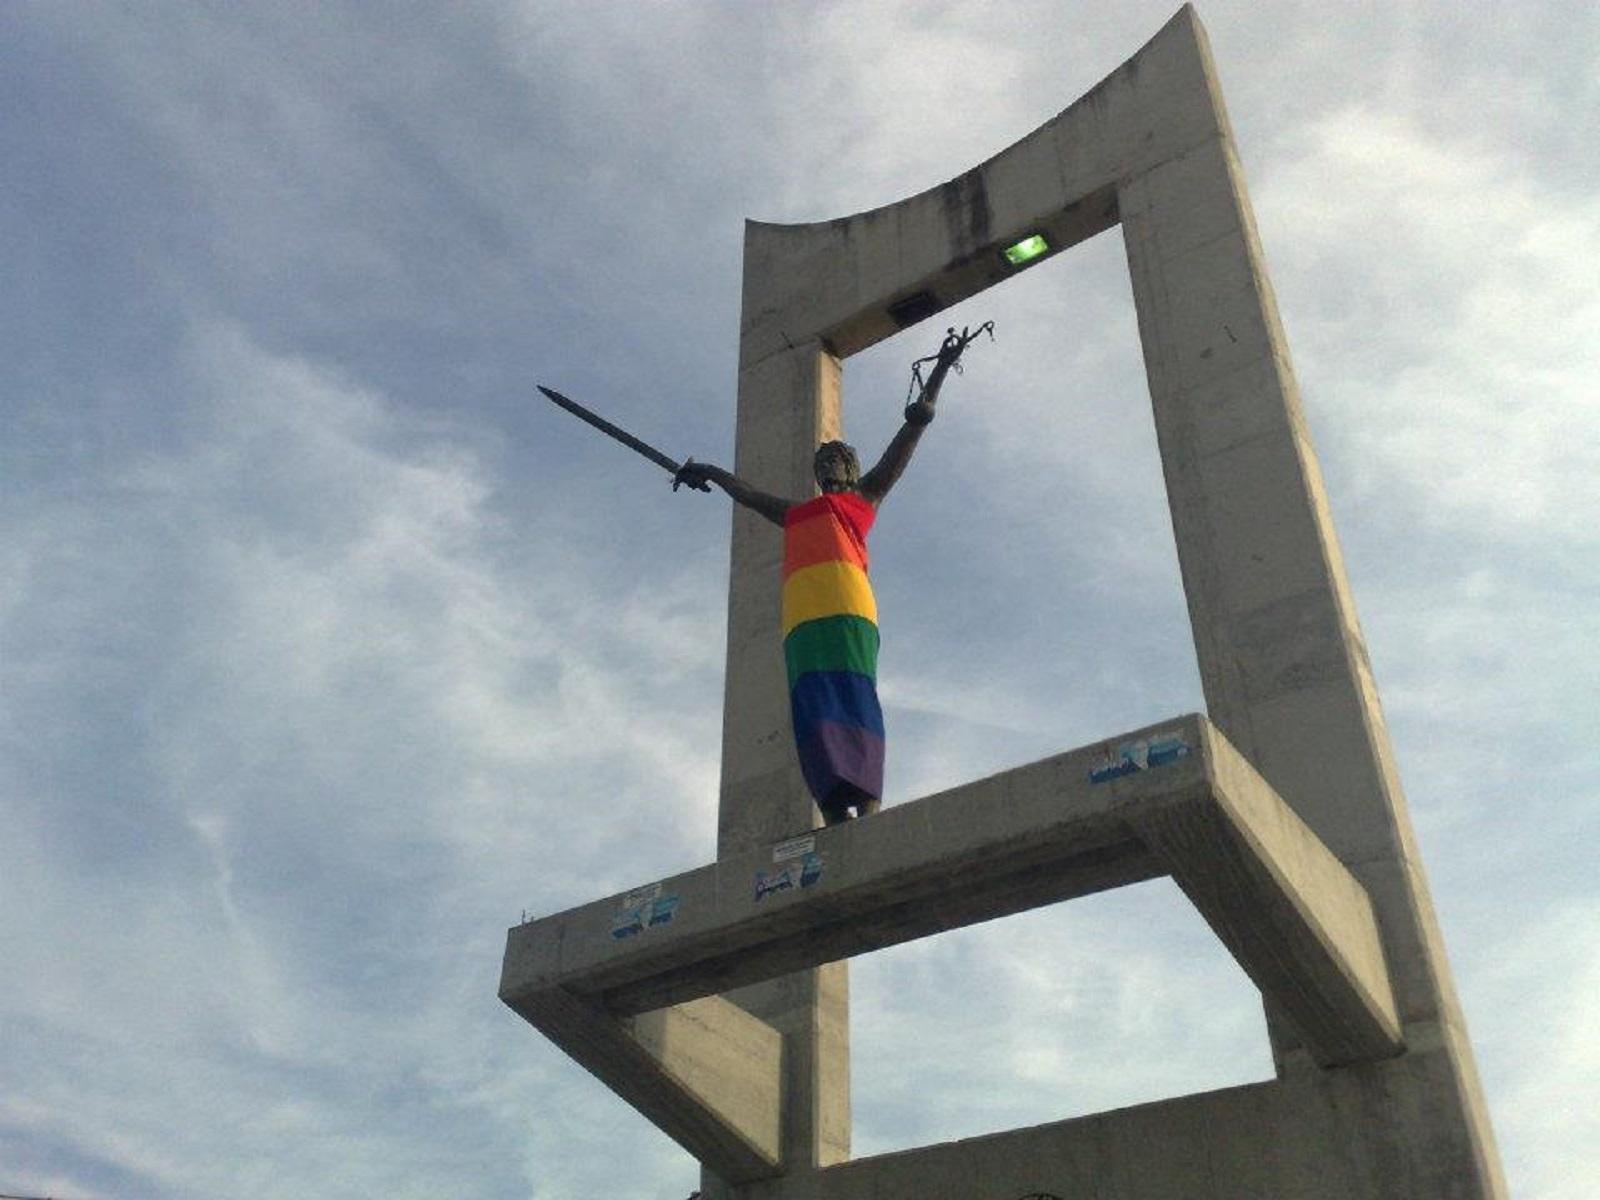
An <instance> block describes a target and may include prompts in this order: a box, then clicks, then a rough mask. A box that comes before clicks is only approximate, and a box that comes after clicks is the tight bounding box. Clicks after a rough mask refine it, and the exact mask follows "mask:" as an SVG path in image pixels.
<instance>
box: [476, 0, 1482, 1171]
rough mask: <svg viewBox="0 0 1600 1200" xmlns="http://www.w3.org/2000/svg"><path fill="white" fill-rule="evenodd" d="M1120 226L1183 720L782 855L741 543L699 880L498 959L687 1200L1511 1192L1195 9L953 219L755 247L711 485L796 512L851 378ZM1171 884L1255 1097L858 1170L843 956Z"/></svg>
mask: <svg viewBox="0 0 1600 1200" xmlns="http://www.w3.org/2000/svg"><path fill="white" fill-rule="evenodd" d="M1118 223H1120V224H1121V226H1122V233H1123V239H1124V243H1125V246H1126V249H1127V255H1128V264H1129V270H1130V273H1131V275H1132V279H1133V292H1134V301H1135V306H1136V309H1137V313H1138V322H1139V333H1140V339H1141V342H1142V345H1143V350H1144V357H1145V366H1146V372H1147V375H1148V379H1149V387H1150V394H1151V399H1152V402H1153V405H1154V412H1155V424H1156V432H1157V438H1158V444H1159V447H1160V452H1161V458H1162V465H1163V469H1164V472H1165V477H1166V484H1167V493H1168V499H1169V503H1170V506H1171V511H1172V522H1173V531H1174V534H1175V536H1176V539H1177V548H1178V559H1179V564H1180V567H1181V570H1182V574H1183V581H1184V590H1185V594H1186V596H1187V600H1188V607H1189V616H1190V622H1191V625H1192V628H1193V633H1194V643H1195V652H1196V655H1197V657H1198V661H1199V666H1200V674H1201V678H1202V682H1203V685H1204V689H1205V697H1206V710H1207V711H1206V713H1205V715H1203V716H1201V715H1190V716H1180V717H1174V718H1172V719H1171V720H1169V721H1164V722H1161V723H1160V724H1159V725H1157V726H1152V727H1150V728H1149V729H1144V730H1134V731H1130V732H1126V733H1118V734H1115V735H1114V736H1111V737H1108V738H1107V739H1106V740H1105V741H1104V742H1101V743H1097V744H1095V745H1092V746H1087V747H1083V748H1080V749H1076V750H1068V751H1066V752H1065V753H1062V754H1059V755H1057V756H1055V757H1052V758H1049V759H1046V760H1044V761H1042V762H1038V763H1034V764H1031V765H1028V766H1024V767H1019V768H1016V769H1014V770H1011V771H1007V772H1005V773H1003V774H1000V775H997V776H994V777H992V778H989V779H984V780H980V781H977V782H975V783H971V784H968V785H966V786H964V787H961V788H956V789H953V790H952V791H949V792H945V793H942V794H940V795H936V796H929V797H926V798H924V799H921V800H917V801H913V802H911V803H908V804H904V805H901V806H899V807H897V808H893V809H890V810H888V811H885V812H881V813H877V814H876V815H873V816H872V817H871V818H870V819H867V820H862V821H852V822H848V823H844V824H840V825H836V826H832V827H827V828H819V829H816V830H814V832H812V833H810V834H803V835H802V836H799V837H796V836H794V834H795V831H796V830H804V829H806V828H808V827H809V826H810V825H812V824H813V823H814V822H815V815H814V810H813V808H812V806H811V800H810V797H809V796H808V794H807V789H806V785H805V783H804V781H803V779H802V777H801V772H800V766H799V763H798V761H797V759H796V756H795V751H794V747H793V745H792V742H791V738H790V714H789V707H788V693H787V688H786V686H785V674H784V665H783V659H782V656H781V655H779V654H778V653H777V652H776V649H775V647H776V646H777V645H778V643H779V640H780V639H779V631H778V623H779V619H780V605H779V569H778V567H779V555H780V551H781V545H780V538H779V535H778V533H777V532H776V531H775V530H774V529H773V528H772V527H771V525H770V524H768V523H767V522H766V521H764V520H762V518H761V516H760V515H759V514H758V513H756V512H754V511H751V510H749V509H746V508H743V507H739V508H736V509H735V513H734V518H733V555H732V579H731V583H730V597H729V615H728V626H729V628H728V660H727V684H726V695H725V707H724V719H723V721H724V723H723V759H722V783H721V808H720V821H719V831H718V846H717V857H716V860H715V861H714V862H712V863H709V864H708V865H706V866H704V867H701V868H699V869H697V870H694V871H690V872H687V873H685V874H683V875H679V876H675V877H673V878H671V879H664V880H660V881H657V882H654V883H650V884H648V885H646V886H644V887H642V888H639V889H637V890H635V891H634V892H631V893H628V894H626V895H623V896H614V897H610V898H608V899H604V900H599V901H596V902H594V903H591V904H586V905H583V906H581V907H578V908H575V909H572V910H570V911H567V912H564V913H559V914H556V915H554V916H550V917H547V918H544V919H541V920H537V921H533V922H529V923H527V924H524V925H521V926H518V927H516V928H514V929H512V930H511V931H510V934H509V936H508V939H507V946H506V957H505V964H504V969H503V974H502V980H501V987H500V995H501V998H502V999H503V1000H504V1001H505V1002H506V1003H507V1004H508V1005H510V1006H511V1007H512V1008H513V1009H515V1010H516V1011H517V1012H518V1013H520V1014H521V1015H522V1016H524V1017H525V1018H526V1019H527V1020H529V1021H530V1022H531V1023H532V1024H534V1025H535V1026H536V1027H537V1028H539V1029H540V1030H541V1031H542V1032H544V1033H545V1034H546V1035H547V1036H548V1037H550V1038H551V1039H552V1040H553V1041H555V1042H556V1043H557V1044H558V1045H560V1046H561V1047H562V1048H563V1049H565V1050H566V1051H567V1052H568V1053H570V1054H571V1055H572V1056H573V1057H575V1058H576V1059H577V1060H578V1061H580V1062H582V1063H583V1064H584V1065H585V1066H586V1067H588V1068H589V1069H590V1070H591V1071H592V1072H593V1073H594V1074H595V1075H597V1076H598V1077H599V1078H600V1079H602V1080H603V1081H604V1082H606V1083H607V1084H608V1085H610V1086H611V1087H612V1088H613V1089H614V1090H615V1091H616V1092H617V1093H618V1094H619V1095H620V1096H622V1097H623V1098H624V1099H626V1100H628V1101H629V1102H630V1103H631V1104H633V1105H634V1106H635V1107H636V1108H637V1109H638V1110H639V1111H640V1112H641V1113H643V1114H644V1115H645V1116H646V1117H648V1118H649V1119H650V1120H652V1121H654V1122H655V1123H656V1124H657V1125H658V1126H660V1127H661V1128H662V1129H663V1130H665V1131H666V1132H667V1133H668V1134H670V1135H671V1136H672V1137H674V1138H675V1139H676V1140H677V1141H678V1142H679V1143H680V1144H681V1145H683V1146H684V1147H685V1148H687V1149H688V1150H689V1151H690V1152H691V1153H692V1154H694V1155H695V1156H696V1158H698V1159H699V1161H700V1162H701V1163H702V1164H703V1165H704V1173H705V1174H704V1189H705V1192H706V1195H707V1197H708V1198H709V1197H718V1198H722V1200H734V1198H738V1200H889V1198H893V1197H905V1198H907V1200H910V1198H912V1197H940V1198H944V1197H950V1198H958V1197H959V1198H966V1197H971V1198H972V1200H1016V1198H1018V1197H1022V1196H1027V1195H1033V1194H1049V1195H1053V1196H1058V1197H1061V1198H1063V1200H1070V1198H1076V1197H1085V1198H1087V1197H1094V1198H1096V1200H1110V1198H1112V1197H1115V1198H1116V1200H1155V1198H1157V1197H1161V1198H1166V1197H1173V1198H1177V1197H1182V1198H1183V1200H1235V1198H1238V1197H1245V1196H1261V1197H1273V1198H1275V1200H1379V1198H1391V1197H1406V1198H1409V1200H1446V1198H1449V1200H1480V1198H1483V1200H1487V1198H1491V1197H1503V1196H1504V1194H1505V1189H1504V1184H1503V1181H1502V1179H1501V1174H1500V1169H1499V1164H1498V1159H1497V1156H1496V1152H1495V1147H1494V1142H1493V1138H1492V1135H1491V1132H1490V1129H1489V1123H1488V1119H1487V1116H1486V1114H1485V1111H1484V1106H1483V1101H1482V1096H1481V1093H1480V1089H1479V1085H1478V1081H1477V1077H1476V1074H1475V1069H1474V1066H1473V1059H1472V1051H1471V1047H1470V1045H1469V1043H1468V1041H1467V1034H1466V1028H1465V1024H1464V1022H1463V1019H1462V1015H1461V1010H1460V1007H1459V1004H1458V1003H1457V1000H1456V996H1455V993H1454V990H1453V988H1452V986H1451V981H1450V974H1449V969H1448V965H1447V963H1446V961H1445V955H1444V951H1443V947H1442V944H1441V942H1440V938H1439V933H1438V930H1437V927H1436V924H1435V921H1434V917H1433V912H1432V908H1431V906H1430V903H1429V899H1428V892H1427V886H1426V882H1425V880H1424V878H1423V874H1422V869H1421V864H1420V862H1419V860H1418V857H1417V852H1416V847H1415V845H1414V842H1413V838H1412V833H1411V827H1410V823H1409V821H1408V819H1407V816H1406V812H1405V805H1404V800H1403V797H1402V795H1401V791H1400V785H1399V780H1398V776H1397V774H1396V770H1395V766H1394V762H1393V760H1392V756H1391V753H1390V748H1389V743H1388V738H1387V735H1386V733H1385V729H1384V723H1383V715H1382V712H1381V710H1380V708H1379V705H1378V698H1377V693H1376V690H1375V687H1374V684H1373V680H1372V675H1371V671H1370V669H1369V666H1368V663H1367V657H1366V652H1365V649H1364V647H1363V644H1362V639H1361V633H1360V629H1359V626H1358V624H1357V620H1356V614H1355V608H1354V605H1353V603H1352V601H1351V597H1350V593H1349V589H1348V585H1347V583H1346V580H1345V573H1344V569H1343V566H1342V564H1341V561H1340V557H1339V549H1338V545H1337V542H1336V540H1335V537H1334V533H1333V527H1332V523H1331V521H1330V519H1329V515H1328V509H1327V504H1326V500H1325V497H1324V494H1323V487H1322V481H1321V477H1320V475H1319V473H1318V470H1317V465H1316V459H1315V457H1314V455H1313V453H1312V449H1311V444H1310V441H1309V438H1308V435H1307V432H1306V427H1305V422H1304V420H1303V418H1302V415H1301V411H1300V404H1299V398H1298V395H1297V392H1296V388H1295V382H1294V377H1293V373H1292V370H1291V368H1290V364H1289V355H1288V350H1287V347H1286V345H1285V342H1284V337H1283V333H1282V329H1281V328H1280V326H1279V323H1278V318H1277V312H1276V307H1275V303H1274V300H1273V297H1272V292H1271V288H1270V285H1269V284H1268V282H1267V278H1266V273H1265V267H1264V265H1263V260H1262V255H1261V250H1260V246H1259V244H1258V241H1257V237H1256V232H1255V227H1254V222H1253V219H1252V217H1251V213H1250V206H1249V201H1248V199H1247V197H1246V194H1245V189H1244V183H1243V179H1242V175H1241V171H1240V168H1239V161H1238V157H1237V154H1236V151H1235V148H1234V144H1233V137H1232V134H1231V131H1230V129H1229V125H1228V120H1227V116H1226V114H1225V112H1224V109H1223V105H1222V98H1221V94H1220V92H1219V90H1218V86H1217V82H1216V77H1215V73H1214V71H1213V68H1212V64H1211V59H1210V55H1209V51H1208V48H1207V45H1206V40H1205V35H1204V31H1203V30H1202V29H1201V26H1200V23H1199V21H1198V19H1197V18H1196V16H1195V14H1194V12H1193V10H1192V9H1190V8H1188V7H1185V8H1184V9H1183V10H1182V11H1180V12H1179V13H1178V14H1177V16H1175V17H1174V18H1173V19H1172V21H1170V22H1169V23H1168V24H1167V26H1166V27H1165V28H1164V29H1162V30H1161V32H1160V33H1159V34H1158V35H1157V36H1156V37H1155V38H1154V39H1152V40H1151V41H1150V42H1149V43H1148V44H1147V45H1146V46H1145V47H1144V48H1143V49H1142V50H1140V51H1139V52H1138V53H1137V54H1136V55H1135V56H1134V57H1133V58H1131V59H1129V60H1128V62H1126V63H1125V64H1123V66H1122V67H1120V68H1119V69H1118V70H1117V71H1116V72H1114V73H1113V74H1112V75H1111V76H1109V77H1108V78H1107V79H1106V80H1105V81H1103V82H1102V83H1101V84H1100V85H1099V86H1098V87H1096V88H1095V89H1094V90H1093V91H1091V92H1090V93H1088V94H1087V95H1086V96H1084V97H1083V98H1082V99H1081V100H1079V101H1078V102H1077V103H1075V104H1073V105H1072V106H1071V107H1070V108H1068V109H1066V110H1065V111H1064V112H1062V113H1061V114H1060V115H1059V116H1057V117H1055V118H1054V119H1053V120H1051V121H1049V122H1048V123H1046V124H1045V125H1044V126H1043V127H1041V128H1040V129H1038V130H1037V131H1035V132H1034V133H1032V134H1030V135H1029V136H1028V137H1026V138H1024V139H1023V140H1021V141H1020V142H1018V143H1016V144H1015V145H1013V146H1011V147H1009V148H1008V149H1006V150H1004V151H1002V152H1001V153H999V154H998V155H996V156H995V157H993V158H992V159H990V160H989V161H987V162H986V163H984V164H982V165H981V166H979V167H976V168H974V169H973V170H971V171H969V172H967V173H966V174H965V175H962V176H960V177H958V178H956V179H954V180H952V181H951V182H949V183H947V184H945V185H943V186H941V187H938V188H935V189H933V190H931V191H929V192H925V193H923V194H920V195H917V196H913V197H910V198H909V199H906V200H903V201H901V202H899V203H896V204H892V205H889V206H887V207H884V208H880V209H876V210H874V211H871V212H867V213H861V214H858V215H856V216H852V217H847V218H842V219H840V220H836V221H829V222H823V223H819V224H815V225H803V226H772V225H761V224H751V225H750V226H749V228H748V230H747V234H746V241H745V276H744V302H743V318H742V329H741V341H740V357H739V391H738V433H737V445H736V455H737V459H736V464H735V469H736V471H737V474H738V476H739V477H740V478H741V479H744V480H747V481H749V482H750V484H751V485H752V486H753V487H756V488H759V489H761V490H762V491H766V492H771V493H774V494H777V495H790V496H792V495H802V494H806V490H807V489H808V487H809V486H810V481H811V477H812V465H813V464H812V456H813V452H814V450H815V448H816V447H817V446H818V445H819V444H820V443H823V442H827V441H830V440H834V439H836V438H837V437H838V436H839V390H840V389H839V378H840V364H841V361H842V360H843V359H844V358H846V357H848V356H849V355H851V354H853V353H855V352H857V351H859V350H861V349H863V348H865V347H866V346H869V345H871V344H873V343H874V342H877V341H879V340H881V339H883V338H885V337H888V336H890V335H892V334H894V333H895V332H897V331H899V330H900V329H903V328H906V327H908V326H910V325H912V324H915V323H916V322H918V321H921V320H923V319H924V318H926V317H928V316H931V315H933V314H934V313H936V312H938V311H940V310H941V309H943V308H946V307H948V306H949V305H951V304H953V303H955V302H957V301H959V300H961V299H964V298H966V297H968V296H971V295H973V294H975V293H977V292H979V291H981V290H982V289H984V288H986V287H988V286H990V285H991V284H993V283H996V282H998V281H1000V280H1002V279H1004V278H1006V277H1008V276H1009V275H1010V274H1012V273H1014V272H1015V271H1017V270H1019V269H1024V268H1025V267H1030V266H1031V265H1032V264H1033V263H1036V262H1040V261H1043V260H1044V259H1045V258H1048V257H1049V256H1050V255H1051V254H1054V253H1057V252H1060V251H1061V250H1063V249H1066V248H1067V247H1070V246H1071V245H1073V244H1074V243H1076V242H1078V241H1081V240H1083V239H1085V238H1087V237H1089V236H1090V235H1092V234H1094V233H1097V232H1100V231H1102V230H1104V229H1108V228H1110V227H1111V226H1112V225H1115V224H1118ZM1162 875H1169V876H1171V877H1172V878H1173V879H1174V880H1175V881H1176V883H1177V884H1178V886H1179V887H1180V888H1181V889H1182V891H1183V893H1184V894H1185V895H1186V896H1187V897H1188V898H1189V900H1190V901H1192V902H1193V903H1194V905H1195V907H1196V908H1197V909H1198V910H1199V912H1200V913H1201V914H1202V915H1203V916H1204V918H1205V919H1206V921H1207V923H1208V924H1209V925H1210V927H1211V928H1212V930H1213V931H1214V932H1215V933H1216V935H1217V937H1218V938H1219V939H1220V940H1221V941H1222V942H1223V944H1224V945H1226V946H1227V947H1228V949H1229V950H1230V951H1231V952H1232V953H1233V955H1234V957H1235V958H1236V959H1237V961H1238V962H1239V964H1240V966H1241V967H1242V968H1243V969H1244V971H1245V972H1246V973H1247V974H1248V976H1249V977H1250V979H1251V980H1252V981H1253V982H1254V983H1255V984H1256V986H1257V987H1259V988H1260V990H1261V993H1262V996H1263V998H1264V1003H1265V1005H1266V1011H1267V1021H1268V1029H1269V1033H1270V1036H1271V1039H1272V1045H1273V1052H1274V1060H1275V1064H1276V1078H1274V1079H1272V1080H1269V1081H1266V1082H1264V1083H1258V1084H1251V1085H1247V1086H1243V1087H1233V1088H1227V1089H1223V1090H1221V1091H1215V1092H1206V1093H1202V1094H1199V1095H1192V1096H1185V1097H1180V1098H1177V1099H1171V1100H1162V1101H1158V1102H1155V1103H1151V1104H1144V1105H1139V1106H1136V1107H1133V1108H1127V1109H1121V1110H1118V1111H1116V1112H1112V1113H1104V1114H1100V1115H1096V1116H1089V1117H1081V1118H1074V1119H1071V1120H1066V1121H1060V1122H1056V1123H1053V1124H1047V1125H1041V1126H1036V1127H1033V1128H1029V1129H1022V1130H1012V1131H1009V1132H1003V1133H996V1134H990V1135H987V1136H984V1137H979V1138H971V1139H967V1140H964V1141H960V1142H952V1143H946V1144H942V1145H937V1146H929V1147H924V1148H921V1149H917V1150H909V1151H902V1152H899V1153H896V1154H891V1155H883V1156H879V1157H876V1158H865V1159H857V1160H852V1159H851V1157H850V1114H849V1045H848V1028H847V1026H848V1022H847V1005H848V998H847V981H846V967H845V963H844V960H845V959H847V958H848V957H850V956H851V955H854V954H860V953H863V952H866V951H869V950H873V949H877V948H880V947H883V946H888V945H893V944H896V943H898V942H902V941H905V940H908V939H911V938H917V937H923V936H927V935H929V934H932V933H937V932H939V931H942V930H945V929H950V928H954V927H956V926H960V925H965V924H969V923H972V922H976V921H981V920H986V919H988V918H991V917H995V916H1000V915H1003V914H1006V913H1013V912H1019V911H1022V910H1025V909H1028V908H1032V907H1036V906H1039V905H1043V904H1050V903H1055V902H1058V901H1062V900H1067V899H1070V898H1072V897H1075V896H1082V895H1086V894H1089V893H1092V892H1095V891H1099V890H1102V889H1105V888H1110V887H1117V886H1121V885H1124V884H1128V883H1133V882H1137V881H1140V880H1145V879H1150V878H1153V877H1158V876H1162ZM952 878H959V879H961V880H962V881H963V885H962V887H961V889H959V891H958V892H957V893H956V894H954V895H952V894H949V893H948V892H947V891H946V881H948V880H949V879H952Z"/></svg>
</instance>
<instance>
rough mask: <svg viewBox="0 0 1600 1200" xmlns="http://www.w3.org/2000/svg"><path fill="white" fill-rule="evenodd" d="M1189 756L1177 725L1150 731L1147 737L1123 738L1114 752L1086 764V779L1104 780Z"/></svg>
mask: <svg viewBox="0 0 1600 1200" xmlns="http://www.w3.org/2000/svg"><path fill="white" fill-rule="evenodd" d="M1188 757H1189V743H1188V742H1186V741H1184V740H1183V734H1182V733H1180V732H1179V731H1178V730H1176V729H1169V730H1166V731H1164V732H1162V733H1154V734H1151V735H1150V736H1149V737H1148V738H1140V739H1138V740H1137V741H1133V742H1123V743H1122V745H1120V746H1118V747H1117V752H1116V753H1115V754H1107V755H1106V757H1105V759H1104V760H1103V761H1101V762H1100V763H1098V764H1096V765H1095V766H1093V767H1091V768H1089V782H1090V783H1105V782H1107V781H1108V780H1112V779H1120V778H1122V776H1124V775H1132V774H1133V773H1134V772H1136V771H1148V770H1149V769H1150V768H1151V767H1164V766H1166V765H1167V764H1168V763H1175V762H1177V761H1178V760H1179V759H1180V758H1188Z"/></svg>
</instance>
